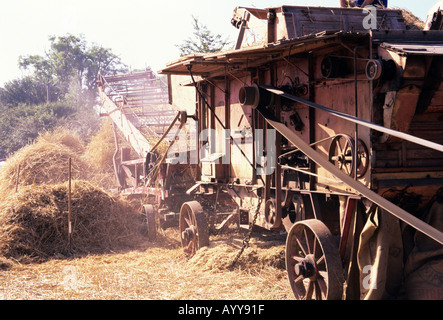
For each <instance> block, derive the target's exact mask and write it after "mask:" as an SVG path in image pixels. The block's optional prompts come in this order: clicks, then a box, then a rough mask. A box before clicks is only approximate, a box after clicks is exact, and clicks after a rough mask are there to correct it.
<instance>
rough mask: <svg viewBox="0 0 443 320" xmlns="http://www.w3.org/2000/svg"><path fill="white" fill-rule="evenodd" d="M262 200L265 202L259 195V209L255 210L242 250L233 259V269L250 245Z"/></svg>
mask: <svg viewBox="0 0 443 320" xmlns="http://www.w3.org/2000/svg"><path fill="white" fill-rule="evenodd" d="M262 202H263V198H262V197H259V200H258V205H257V209H256V210H255V214H254V219H253V220H252V223H250V224H249V230H248V233H247V234H246V235H245V237H244V238H243V246H242V247H241V249H240V251H239V252H238V253H237V255H236V256H235V258H234V260H233V261H232V264H231V269H232V268H234V267H235V265H236V264H237V262H238V259H239V258H240V256H241V255H242V254H243V251H245V249H246V248H247V247H248V246H249V240H251V235H252V227H253V226H254V225H255V222H256V221H257V217H258V214H259V213H260V206H261V204H262Z"/></svg>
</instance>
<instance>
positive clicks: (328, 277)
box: [286, 219, 344, 300]
mask: <svg viewBox="0 0 443 320" xmlns="http://www.w3.org/2000/svg"><path fill="white" fill-rule="evenodd" d="M286 270H287V272H288V279H289V282H290V284H291V288H292V291H293V293H294V296H295V297H296V298H297V299H299V300H340V299H342V295H343V283H344V277H343V267H342V263H341V259H340V255H339V252H338V248H337V245H336V243H335V239H334V238H333V236H332V234H331V232H330V231H329V229H328V228H327V227H326V226H325V224H324V223H323V222H321V221H320V220H316V219H309V220H304V221H299V222H296V223H295V224H294V225H293V226H292V228H291V230H290V231H289V233H288V237H287V240H286Z"/></svg>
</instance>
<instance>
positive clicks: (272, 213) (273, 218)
mask: <svg viewBox="0 0 443 320" xmlns="http://www.w3.org/2000/svg"><path fill="white" fill-rule="evenodd" d="M265 221H266V223H267V225H268V227H269V228H270V229H274V228H278V227H280V225H281V222H282V219H281V212H277V204H276V202H275V199H273V198H271V199H268V200H267V201H266V203H265Z"/></svg>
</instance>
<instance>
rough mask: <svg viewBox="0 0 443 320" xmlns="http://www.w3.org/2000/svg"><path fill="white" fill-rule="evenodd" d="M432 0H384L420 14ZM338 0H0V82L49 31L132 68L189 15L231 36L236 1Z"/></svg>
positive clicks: (327, 1) (172, 55)
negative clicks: (79, 39) (80, 39)
mask: <svg viewBox="0 0 443 320" xmlns="http://www.w3.org/2000/svg"><path fill="white" fill-rule="evenodd" d="M434 2H435V0H421V1H417V0H388V6H389V7H400V8H407V9H409V10H410V11H412V12H413V13H414V14H415V15H416V16H418V17H419V18H421V19H422V20H424V19H425V18H426V15H427V12H428V10H429V9H430V7H431V6H432V4H433V3H434ZM338 3H339V0H323V1H321V0H311V1H308V0H298V1H287V0H286V1H284V0H247V1H242V0H218V1H214V0H169V1H167V2H166V1H164V2H163V1H158V0H156V1H151V0H144V1H142V0H126V1H121V0H119V1H116V0H20V1H6V0H1V1H0V43H1V51H0V86H2V85H3V84H4V83H5V82H6V81H9V80H12V79H15V78H18V77H21V76H22V75H24V73H23V72H22V71H21V70H20V69H19V68H18V58H19V56H20V55H31V54H39V55H42V54H44V51H45V50H47V49H48V47H49V41H48V37H49V36H50V35H55V36H61V35H66V34H67V33H70V34H74V35H79V34H83V35H84V36H85V39H86V41H87V42H88V43H96V44H98V45H102V46H103V47H106V48H110V49H112V51H113V52H114V53H116V54H117V55H119V56H120V57H121V58H122V61H123V62H124V63H126V64H128V65H130V66H131V67H132V68H133V69H137V68H145V67H146V66H150V67H152V69H153V70H154V71H157V70H159V69H161V68H163V67H164V66H165V65H166V63H167V62H170V61H172V60H175V59H177V58H179V52H178V49H177V48H176V46H175V45H177V44H181V43H182V41H183V40H184V39H186V38H188V37H189V36H190V35H192V32H193V27H192V18H191V16H192V15H195V16H196V17H198V19H199V21H200V23H201V24H204V25H206V26H207V27H208V29H209V30H211V31H212V32H213V33H216V34H223V35H225V36H229V38H230V39H231V40H232V41H235V39H236V36H237V33H238V31H237V29H235V28H234V27H233V26H231V24H230V21H231V17H232V11H233V10H234V8H235V7H237V6H246V7H251V6H255V7H257V8H266V7H272V6H279V5H300V6H303V5H310V6H326V7H335V6H338Z"/></svg>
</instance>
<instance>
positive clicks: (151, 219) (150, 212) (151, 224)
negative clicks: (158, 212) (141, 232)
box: [142, 204, 157, 241]
mask: <svg viewBox="0 0 443 320" xmlns="http://www.w3.org/2000/svg"><path fill="white" fill-rule="evenodd" d="M142 215H143V217H144V219H145V222H146V228H147V231H148V239H149V240H150V241H153V240H155V238H156V237H157V223H156V221H155V210H154V206H153V205H152V204H146V205H143V207H142Z"/></svg>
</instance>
